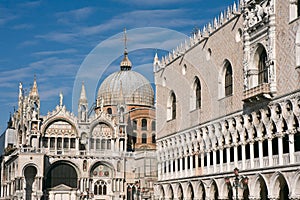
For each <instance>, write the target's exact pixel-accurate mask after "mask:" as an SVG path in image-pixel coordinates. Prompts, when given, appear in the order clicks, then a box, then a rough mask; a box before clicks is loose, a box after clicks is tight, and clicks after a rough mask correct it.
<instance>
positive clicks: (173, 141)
mask: <svg viewBox="0 0 300 200" xmlns="http://www.w3.org/2000/svg"><path fill="white" fill-rule="evenodd" d="M299 8H300V2H299V1H282V0H241V1H240V2H239V4H238V5H236V4H234V5H233V6H229V7H228V9H227V10H226V11H225V12H222V13H221V14H220V16H218V17H217V18H215V19H214V20H213V22H212V23H209V24H208V25H206V26H204V28H203V30H201V31H199V32H196V33H194V34H193V35H192V36H191V37H190V39H189V40H187V41H185V42H184V43H182V44H180V45H179V46H178V47H177V49H175V50H174V51H173V52H172V53H170V54H169V55H168V56H165V57H163V58H162V59H161V60H159V59H158V57H157V56H155V58H154V64H153V65H154V71H155V81H156V82H155V83H156V92H157V93H156V96H157V105H158V106H157V109H156V112H157V115H156V116H157V138H158V139H157V151H158V183H157V184H156V187H155V190H156V192H155V194H156V197H155V198H156V199H233V198H234V199H235V198H238V199H282V200H283V199H300V192H299V191H300V188H299V185H300V126H299V122H300V71H299V70H300V68H299V59H300V54H299V52H300V46H299V41H300V18H299V17H300V14H299V13H300V11H299ZM236 167H237V168H238V169H239V170H240V173H239V174H234V173H233V169H234V168H236Z"/></svg>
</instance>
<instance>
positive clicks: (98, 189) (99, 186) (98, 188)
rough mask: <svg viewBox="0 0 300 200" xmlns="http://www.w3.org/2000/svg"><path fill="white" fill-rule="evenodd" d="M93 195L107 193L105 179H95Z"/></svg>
mask: <svg viewBox="0 0 300 200" xmlns="http://www.w3.org/2000/svg"><path fill="white" fill-rule="evenodd" d="M94 194H95V195H106V194H107V183H106V182H105V181H97V182H96V183H95V185H94Z"/></svg>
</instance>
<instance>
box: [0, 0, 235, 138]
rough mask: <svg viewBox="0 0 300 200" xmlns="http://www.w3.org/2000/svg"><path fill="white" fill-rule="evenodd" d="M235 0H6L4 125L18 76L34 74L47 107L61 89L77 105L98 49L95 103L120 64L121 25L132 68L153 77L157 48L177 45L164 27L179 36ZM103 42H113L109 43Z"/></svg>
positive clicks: (1, 77)
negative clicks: (80, 85)
mask: <svg viewBox="0 0 300 200" xmlns="http://www.w3.org/2000/svg"><path fill="white" fill-rule="evenodd" d="M232 4H233V0H144V1H142V0H72V1H71V0H40V1H21V0H19V1H15V0H1V1H0V37H1V40H0V95H1V98H0V112H1V114H0V133H2V132H3V131H4V130H5V128H6V122H7V120H8V118H9V113H10V112H13V110H14V106H15V107H16V108H17V98H18V85H19V82H22V83H23V86H24V88H25V89H27V90H25V92H26V91H29V89H30V87H31V85H32V82H33V77H34V74H36V76H37V83H38V88H39V94H40V98H41V112H42V114H44V115H45V114H46V113H47V112H48V111H51V110H53V109H54V108H55V106H56V105H57V104H58V103H59V93H60V92H63V94H64V104H65V105H66V106H67V108H68V110H72V109H73V110H74V105H76V104H77V102H76V98H74V96H75V97H76V95H77V93H76V91H77V86H76V83H79V82H81V81H82V80H84V79H85V78H86V79H87V80H84V81H85V82H88V81H89V80H92V79H91V78H90V76H87V75H88V73H89V71H90V70H89V68H88V67H89V66H88V64H89V63H90V62H89V58H92V56H91V55H92V54H93V52H97V55H96V56H94V57H93V59H94V60H95V59H96V60H97V58H98V59H99V60H101V61H106V62H103V63H105V64H103V66H100V67H101V68H102V70H101V71H100V74H92V76H93V77H95V76H96V77H98V79H99V80H98V82H96V84H95V85H94V86H93V87H91V90H92V91H89V90H88V89H90V88H87V92H88V93H89V96H91V97H90V98H92V99H90V98H89V105H91V104H92V103H93V102H91V101H94V97H95V88H97V86H98V85H99V84H100V82H101V80H103V78H104V77H105V76H107V75H108V74H109V73H111V72H113V71H116V70H118V69H119V68H118V65H119V62H120V59H121V57H122V52H123V48H124V47H123V41H122V37H123V34H122V31H123V29H124V27H126V29H127V33H128V34H127V35H128V50H129V57H130V59H131V61H132V63H133V70H136V71H138V72H140V73H142V74H143V75H145V76H146V77H147V78H148V79H149V80H150V82H153V77H152V67H151V63H152V59H153V56H154V54H155V52H158V53H159V55H160V56H161V55H164V54H165V53H166V52H167V51H170V50H171V49H172V48H175V47H176V46H177V45H179V43H178V41H177V40H176V39H174V38H172V37H166V36H164V37H162V32H164V31H163V30H168V31H171V32H172V33H175V32H176V34H178V35H179V38H178V40H180V39H182V38H181V36H180V34H182V35H186V36H189V35H190V34H191V32H192V31H193V28H194V27H199V28H200V29H202V27H203V26H204V25H205V24H207V23H208V22H212V21H213V19H214V17H217V16H218V15H219V14H220V12H221V11H224V10H226V9H227V6H229V5H232ZM150 27H152V28H150ZM153 27H155V28H153ZM176 34H175V36H177V35H176ZM149 38H151V39H149ZM159 38H160V40H159ZM143 41H144V42H143ZM162 41H166V42H165V43H163V42H162ZM111 44H113V45H111ZM106 45H110V47H113V48H110V49H113V50H112V51H106V47H107V46H106ZM156 46H157V47H156ZM107 49H109V48H108V47H107ZM110 53H113V56H108V54H110ZM107 57H109V60H108V58H107ZM101 64H102V62H99V65H101ZM83 72H84V73H83ZM95 81H96V79H95ZM95 81H94V82H95ZM94 82H90V84H92V83H93V84H94ZM75 112H76V109H75Z"/></svg>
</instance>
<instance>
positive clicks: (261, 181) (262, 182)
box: [249, 174, 269, 200]
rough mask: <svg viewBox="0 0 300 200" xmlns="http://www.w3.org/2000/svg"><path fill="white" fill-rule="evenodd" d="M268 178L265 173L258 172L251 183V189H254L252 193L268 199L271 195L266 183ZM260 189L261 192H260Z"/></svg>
mask: <svg viewBox="0 0 300 200" xmlns="http://www.w3.org/2000/svg"><path fill="white" fill-rule="evenodd" d="M266 183H267V182H266V179H265V177H264V176H263V175H261V174H257V175H256V177H255V178H254V181H252V184H251V185H249V187H250V188H249V189H250V190H251V191H252V192H251V193H252V194H257V195H258V196H256V198H258V199H262V200H267V199H268V195H269V188H268V185H267V184H266ZM258 191H259V192H258Z"/></svg>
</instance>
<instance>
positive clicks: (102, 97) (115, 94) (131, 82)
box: [97, 51, 154, 106]
mask: <svg viewBox="0 0 300 200" xmlns="http://www.w3.org/2000/svg"><path fill="white" fill-rule="evenodd" d="M120 68H121V69H120V71H118V72H115V73H113V74H111V75H110V76H108V77H107V78H106V79H105V80H104V81H103V82H102V84H101V86H100V88H99V90H98V95H97V102H101V103H102V104H103V106H113V105H117V104H118V103H120V102H124V103H125V104H127V105H141V106H154V92H153V89H152V87H151V84H150V82H149V81H148V80H147V79H146V78H145V77H144V76H143V75H141V74H139V73H138V72H135V71H131V62H130V60H129V59H128V55H127V51H125V53H124V58H123V60H122V62H121V64H120Z"/></svg>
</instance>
